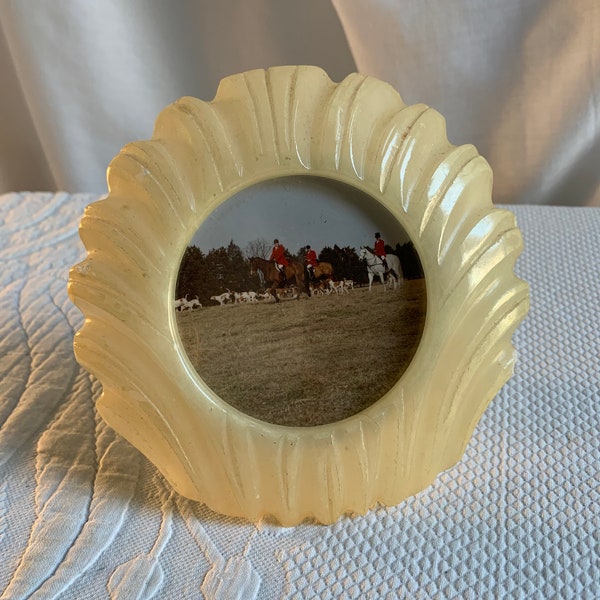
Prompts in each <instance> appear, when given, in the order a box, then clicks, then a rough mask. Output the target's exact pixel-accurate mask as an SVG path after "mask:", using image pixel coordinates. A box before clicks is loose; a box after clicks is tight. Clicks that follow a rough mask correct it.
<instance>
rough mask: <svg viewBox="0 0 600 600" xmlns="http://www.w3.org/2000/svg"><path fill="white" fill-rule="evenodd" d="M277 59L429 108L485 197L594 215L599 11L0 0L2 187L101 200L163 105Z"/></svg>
mask: <svg viewBox="0 0 600 600" xmlns="http://www.w3.org/2000/svg"><path fill="white" fill-rule="evenodd" d="M281 64H316V65H319V66H321V67H323V68H324V69H325V70H326V71H327V72H328V73H329V75H330V77H331V78H332V79H334V80H337V81H339V80H340V79H342V78H343V77H344V76H345V75H347V74H348V73H350V72H352V71H355V70H358V71H359V72H361V73H365V74H368V75H374V76H376V77H379V78H381V79H383V80H386V81H388V82H389V83H391V84H392V85H393V86H394V87H395V88H396V89H397V90H398V91H399V92H400V94H401V95H402V97H403V98H404V100H405V101H406V102H408V103H413V102H424V103H426V104H429V105H430V106H432V107H433V108H436V109H437V110H439V111H440V112H441V113H442V114H443V115H444V116H445V117H446V120H447V123H448V134H449V138H450V141H451V142H453V143H454V144H462V143H473V144H475V145H476V146H477V148H478V150H479V151H480V153H481V154H483V155H484V156H485V157H486V158H487V159H488V161H489V162H490V163H491V165H492V168H493V170H494V177H495V185H494V199H495V201H496V202H502V203H528V204H572V205H579V204H582V205H598V206H600V175H599V172H600V116H599V115H600V2H598V1H597V0H569V1H568V2H567V1H566V0H502V2H491V1H490V0H331V2H327V1H326V0H302V1H300V0H296V1H291V0H285V1H284V0H219V1H218V2H214V1H209V0H196V1H193V0H179V1H177V2H167V1H166V0H103V1H102V2H89V1H88V0H54V1H53V2H41V1H39V0H1V1H0V82H1V87H0V116H1V118H0V192H6V191H15V190H65V191H69V192H96V193H103V192H104V191H105V190H106V182H105V170H106V166H107V164H108V162H109V161H110V160H111V158H112V157H113V156H114V155H115V154H117V153H118V151H119V149H120V148H121V147H122V146H123V145H124V144H125V143H127V142H128V141H132V140H135V139H145V138H148V137H150V135H151V134H152V127H153V122H154V119H155V117H156V116H157V114H158V113H159V112H160V110H161V109H162V108H164V106H166V105H167V104H169V103H170V102H172V101H174V100H176V99H177V98H179V97H180V96H183V95H193V96H197V97H199V98H203V99H205V100H210V99H211V98H212V97H213V96H214V93H215V91H216V88H217V84H218V82H219V80H220V79H221V78H222V77H225V76H227V75H230V74H233V73H237V72H240V71H245V70H248V69H253V68H264V67H269V66H273V65H281Z"/></svg>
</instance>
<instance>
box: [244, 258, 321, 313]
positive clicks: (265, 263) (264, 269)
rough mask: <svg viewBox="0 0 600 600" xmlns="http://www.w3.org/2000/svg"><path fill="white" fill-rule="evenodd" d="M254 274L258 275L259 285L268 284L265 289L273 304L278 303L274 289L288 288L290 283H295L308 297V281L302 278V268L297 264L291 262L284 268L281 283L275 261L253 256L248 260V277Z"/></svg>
mask: <svg viewBox="0 0 600 600" xmlns="http://www.w3.org/2000/svg"><path fill="white" fill-rule="evenodd" d="M255 273H258V276H259V277H260V280H261V283H263V284H265V283H267V284H269V286H268V287H267V289H268V291H269V292H270V293H271V295H272V296H273V298H275V302H279V297H278V296H277V291H276V288H280V287H288V286H290V285H291V284H292V283H295V284H296V285H297V286H298V287H299V288H300V289H304V291H305V292H306V294H307V295H308V296H310V291H309V289H308V281H307V280H306V279H305V278H304V266H303V265H302V264H300V263H299V262H296V261H293V260H291V261H290V262H289V263H288V264H287V265H286V266H285V281H283V278H282V276H281V273H280V272H279V269H278V268H277V267H276V266H275V261H273V260H265V259H264V258H259V257H258V256H253V257H252V258H251V259H250V275H254V274H255ZM297 298H298V299H300V292H298V296H297Z"/></svg>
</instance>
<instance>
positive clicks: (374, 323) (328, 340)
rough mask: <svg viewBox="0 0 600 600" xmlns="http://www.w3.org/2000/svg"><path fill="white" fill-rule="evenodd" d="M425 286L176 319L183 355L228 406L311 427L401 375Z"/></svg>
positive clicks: (377, 393)
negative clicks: (184, 351)
mask: <svg viewBox="0 0 600 600" xmlns="http://www.w3.org/2000/svg"><path fill="white" fill-rule="evenodd" d="M425 307H426V298H425V282H424V280H423V279H418V280H412V281H410V280H407V281H404V282H403V283H402V284H401V285H399V286H398V289H397V290H395V291H392V290H388V291H384V290H383V288H382V287H381V286H380V285H378V286H374V287H373V291H372V292H371V293H369V291H368V289H367V288H358V289H355V290H350V292H349V293H348V294H331V295H329V296H317V297H313V298H310V299H309V298H306V296H304V297H302V298H301V299H300V300H299V301H298V300H294V299H289V300H283V301H282V302H281V303H280V304H275V303H274V302H273V301H266V302H264V303H259V304H235V305H233V304H229V305H226V306H223V307H219V306H214V307H204V308H202V309H200V310H196V311H194V312H190V311H187V312H183V313H178V315H177V318H178V325H179V331H180V335H181V339H182V341H183V345H184V347H185V349H186V352H187V354H188V356H189V358H190V360H191V362H192V364H193V365H194V366H195V368H196V370H197V371H198V373H199V374H200V376H201V377H202V378H203V379H204V380H205V381H206V383H207V384H208V385H209V386H210V387H211V388H212V389H213V390H214V391H215V392H216V393H217V394H218V395H219V396H220V397H221V398H222V399H223V400H225V401H226V402H228V403H229V404H231V405H233V406H235V407H236V408H238V409H240V410H242V411H243V412H245V413H246V414H248V415H251V416H254V417H257V418H258V419H262V420H263V421H268V422H270V423H277V424H281V425H296V426H314V425H320V424H323V423H331V422H334V421H338V420H340V419H344V418H346V417H349V416H351V415H353V414H356V413H357V412H360V411H361V410H363V409H364V408H366V407H367V406H369V405H371V404H372V403H373V402H375V401H376V400H377V399H379V398H380V397H381V396H382V395H383V394H384V393H385V392H386V391H387V390H389V389H390V387H392V385H393V384H394V383H395V382H396V381H397V380H398V378H399V377H400V375H401V374H402V373H403V372H404V370H405V369H406V367H407V366H408V364H409V363H410V360H411V358H412V356H413V355H414V352H415V351H416V348H417V345H418V342H419V339H420V336H421V332H422V328H423V324H424V320H425V310H426V308H425Z"/></svg>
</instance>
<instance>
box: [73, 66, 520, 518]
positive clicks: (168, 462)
mask: <svg viewBox="0 0 600 600" xmlns="http://www.w3.org/2000/svg"><path fill="white" fill-rule="evenodd" d="M287 175H314V176H318V177H324V178H328V179H332V180H337V181H341V182H344V183H346V184H349V185H351V186H354V187H355V188H358V189H360V190H362V191H364V192H366V193H367V194H369V195H370V196H371V197H372V198H374V199H375V200H376V201H378V202H380V203H382V204H383V205H384V206H385V207H386V208H387V209H388V210H389V211H390V212H391V213H392V215H393V216H394V217H395V218H396V219H397V220H398V221H399V223H400V224H401V225H402V226H403V227H404V229H405V230H406V231H407V233H408V234H409V236H410V238H411V241H412V242H413V244H414V246H415V248H416V250H417V252H418V254H419V257H420V259H421V263H422V267H423V271H424V274H425V281H426V288H427V314H426V320H425V325H424V330H423V334H422V338H421V341H420V344H419V346H418V349H417V351H416V354H415V355H414V357H413V359H412V361H411V363H410V364H409V366H408V368H407V369H406V371H405V372H404V374H403V375H402V377H401V378H400V379H399V380H398V382H397V383H396V385H395V386H394V387H393V388H392V389H391V390H390V391H389V392H388V393H386V394H385V395H384V396H383V397H381V398H380V399H379V400H378V401H377V402H375V403H374V404H373V405H372V406H370V407H369V408H368V409H366V410H364V411H363V412H360V413H359V414H357V415H354V416H352V417H350V418H348V419H345V420H343V421H339V422H335V423H331V424H327V425H320V426H317V427H286V426H281V425H273V424H270V423H266V422H263V421H260V420H257V419H254V418H252V417H250V416H248V415H246V414H244V413H242V412H240V411H238V410H236V409H235V408H233V407H232V406H230V405H229V404H226V403H225V402H224V401H222V400H221V399H220V398H219V397H218V395H217V394H216V393H215V392H214V391H213V390H212V389H211V388H210V387H209V386H207V385H206V383H205V382H204V381H203V380H202V379H201V377H200V376H199V375H198V373H197V372H196V371H195V369H194V368H193V367H192V366H191V364H190V362H189V359H188V358H187V355H186V352H185V350H184V349H183V347H182V343H181V340H180V338H179V332H178V329H177V323H176V320H175V314H174V310H173V299H174V290H175V284H176V280H177V275H178V268H179V264H180V261H181V257H182V255H183V252H184V250H185V248H186V245H187V244H188V243H189V241H190V240H191V238H192V236H193V234H194V233H195V232H196V231H197V229H198V227H199V226H200V225H201V224H202V223H203V221H204V220H205V219H206V218H207V216H208V215H210V214H211V212H212V211H214V210H215V209H216V207H218V206H219V205H220V204H221V203H222V202H224V201H225V200H227V199H228V198H230V197H231V196H232V195H233V194H235V193H236V192H239V191H240V190H242V189H245V188H247V187H249V186H251V185H254V184H256V183H258V182H261V181H265V180H269V179H273V178H278V177H282V176H287ZM108 187H109V193H108V196H107V197H106V198H104V199H102V200H100V201H98V202H95V203H93V204H91V205H90V206H89V207H88V208H87V209H86V211H85V215H84V217H83V219H82V221H81V227H80V235H81V239H82V241H83V243H84V245H85V247H86V249H87V258H86V259H85V260H84V261H83V262H81V263H79V264H77V265H76V266H74V267H73V268H72V270H71V273H70V278H69V294H70V297H71V299H72V300H73V302H74V303H75V304H76V305H77V306H78V307H79V308H80V310H81V311H82V312H83V314H84V316H85V322H84V324H83V326H82V328H81V329H80V330H79V331H78V333H77V334H76V336H75V341H74V348H75V354H76V357H77V360H78V361H79V362H80V363H81V364H82V365H83V366H84V367H85V368H87V369H88V370H89V371H90V372H91V373H92V374H93V375H95V376H96V377H97V378H98V379H99V380H100V382H101V383H102V387H103V393H102V396H101V397H100V399H99V401H98V406H97V407H98V410H99V412H100V414H101V416H102V417H103V418H104V419H105V420H106V422H107V423H108V424H109V425H111V426H112V427H113V428H114V429H115V430H116V431H117V432H118V433H120V434H121V435H122V436H124V437H125V438H126V439H127V440H129V442H131V444H133V445H134V446H135V447H137V448H138V449H139V450H140V451H141V452H142V453H143V454H145V455H146V456H147V457H148V458H149V459H150V460H151V461H152V462H153V463H154V464H155V465H156V466H157V467H158V469H159V470H160V471H161V472H162V473H163V475H164V476H165V477H166V478H167V480H168V481H169V482H170V483H171V484H172V485H173V487H174V488H175V490H176V491H177V492H179V493H180V494H182V495H183V496H186V497H188V498H191V499H194V500H198V501H201V502H204V503H206V504H207V505H208V506H209V507H211V508H212V509H214V510H215V511H218V512H221V513H224V514H227V515H231V516H239V517H244V518H246V519H249V520H258V519H260V518H261V517H263V516H267V515H268V516H270V517H272V518H275V519H276V520H277V521H279V523H281V524H282V525H286V526H289V525H294V524H297V523H299V522H301V521H302V520H304V519H307V518H313V519H316V520H317V521H319V522H322V523H332V522H334V521H335V520H336V519H338V518H339V516H340V515H342V514H344V513H358V514H363V513H365V512H366V511H368V510H369V509H370V508H371V507H373V506H374V505H376V504H377V503H382V504H386V505H394V504H397V503H399V502H400V501H401V500H403V499H404V498H406V497H408V496H409V495H412V494H415V493H416V492H418V491H420V490H422V489H424V488H425V487H427V486H428V485H429V484H431V483H432V481H433V480H434V478H435V477H436V476H437V475H438V474H439V473H440V472H442V471H444V470H446V469H448V468H450V467H451V466H453V465H454V464H455V463H456V462H457V461H459V460H460V458H461V456H462V454H463V452H464V449H465V447H466V445H467V443H468V441H469V439H470V436H471V434H472V432H473V429H474V427H475V426H476V424H477V422H478V420H479V419H480V417H481V415H482V414H483V412H484V410H485V408H486V406H487V405H488V403H489V402H490V401H491V400H492V398H493V397H494V396H495V394H496V393H497V392H498V390H499V389H500V388H501V386H502V385H503V384H504V383H505V382H506V381H507V380H508V378H509V377H510V376H511V375H512V373H513V365H514V348H513V346H512V343H511V337H512V334H513V332H514V331H515V328H516V327H517V326H518V324H519V323H520V322H521V320H522V319H523V318H524V316H525V315H526V313H527V310H528V306H529V292H528V286H527V284H526V283H525V282H523V281H522V280H520V279H518V278H517V277H516V276H515V274H514V264H515V261H516V259H517V257H518V256H519V254H520V253H521V250H522V238H521V233H520V231H519V229H518V228H517V226H516V223H515V219H514V216H513V214H512V213H511V212H509V211H507V210H503V209H498V208H495V207H494V206H493V204H492V201H491V190H492V173H491V169H490V167H489V165H488V163H487V162H486V161H485V160H484V159H483V158H482V157H481V156H480V155H479V154H478V153H477V151H476V149H475V148H474V147H473V146H471V145H465V146H459V147H455V146H453V145H451V144H450V143H449V142H448V140H447V137H446V130H445V121H444V119H443V117H442V116H441V115H440V114H439V113H437V112H436V111H435V110H432V109H431V108H428V107H427V106H425V105H423V104H415V105H405V104H404V103H403V101H402V99H401V97H400V96H399V94H398V93H397V92H396V91H395V90H394V89H393V88H392V87H391V86H389V85H387V84H385V83H383V82H381V81H379V80H377V79H374V78H371V77H364V76H362V75H358V74H353V75H350V76H348V77H347V78H346V79H344V80H343V81H342V82H341V83H334V82H332V81H331V80H330V79H329V78H328V76H327V75H326V73H325V72H324V71H322V70H321V69H319V68H316V67H305V66H301V67H276V68H272V69H269V70H266V71H264V70H256V71H250V72H246V73H242V74H239V75H234V76H232V77H228V78H226V79H224V80H222V81H221V83H220V85H219V88H218V91H217V95H216V97H215V99H214V100H213V101H212V102H204V101H200V100H198V99H195V98H189V97H184V98H181V99H180V100H178V101H176V102H175V103H173V104H172V105H170V106H168V107H167V108H165V109H164V110H163V111H162V112H161V113H160V115H159V116H158V119H157V122H156V126H155V131H154V134H153V137H152V139H151V140H148V141H141V142H135V143H131V144H128V145H127V146H125V147H124V148H123V149H122V150H121V152H120V153H119V154H118V155H117V156H116V157H115V158H114V159H113V161H112V162H111V164H110V166H109V169H108ZM307 301H308V300H307Z"/></svg>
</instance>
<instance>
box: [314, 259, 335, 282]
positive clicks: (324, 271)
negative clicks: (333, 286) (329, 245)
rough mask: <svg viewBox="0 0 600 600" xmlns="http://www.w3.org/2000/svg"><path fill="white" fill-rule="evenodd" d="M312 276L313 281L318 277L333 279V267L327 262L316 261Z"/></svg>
mask: <svg viewBox="0 0 600 600" xmlns="http://www.w3.org/2000/svg"><path fill="white" fill-rule="evenodd" d="M313 276H314V278H315V281H318V280H319V279H333V267H332V266H331V263H328V262H318V263H317V266H316V267H315V268H314V271H313Z"/></svg>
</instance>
